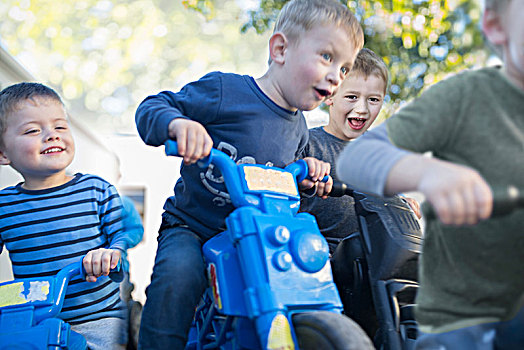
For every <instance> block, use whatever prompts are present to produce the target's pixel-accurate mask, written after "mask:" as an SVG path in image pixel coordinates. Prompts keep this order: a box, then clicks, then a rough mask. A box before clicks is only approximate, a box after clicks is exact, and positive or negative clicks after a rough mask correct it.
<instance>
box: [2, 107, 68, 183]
mask: <svg viewBox="0 0 524 350" xmlns="http://www.w3.org/2000/svg"><path fill="white" fill-rule="evenodd" d="M3 141H4V147H3V149H2V150H0V164H2V165H11V166H12V167H13V168H14V169H15V170H17V171H18V172H19V173H20V174H22V175H23V176H24V178H25V179H26V181H27V180H28V178H29V179H41V178H45V177H49V176H51V175H55V174H57V173H60V172H64V171H65V168H66V167H67V166H68V165H69V164H71V162H72V161H73V157H74V154H75V145H74V142H73V137H72V135H71V131H70V129H69V124H68V122H67V117H66V112H65V110H64V107H63V106H62V104H60V102H58V101H55V100H53V99H49V98H41V97H37V98H35V99H33V100H26V101H23V102H21V103H20V104H19V105H18V108H17V109H16V110H15V111H13V112H12V113H10V114H9V115H8V117H7V128H6V130H5V133H4V135H3Z"/></svg>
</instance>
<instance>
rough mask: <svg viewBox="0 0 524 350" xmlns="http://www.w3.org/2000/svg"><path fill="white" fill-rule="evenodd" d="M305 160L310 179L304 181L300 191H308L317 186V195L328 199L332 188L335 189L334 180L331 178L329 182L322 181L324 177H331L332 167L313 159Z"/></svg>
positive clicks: (307, 158) (300, 185)
mask: <svg viewBox="0 0 524 350" xmlns="http://www.w3.org/2000/svg"><path fill="white" fill-rule="evenodd" d="M304 160H305V161H306V163H307V165H308V169H309V174H308V175H309V178H310V179H307V178H306V179H304V180H303V181H302V182H301V183H300V184H299V187H300V189H301V190H307V189H310V188H312V187H313V186H315V185H316V186H317V190H316V195H317V196H319V197H322V198H327V195H328V193H329V192H331V188H332V187H333V179H332V178H331V176H330V177H329V179H328V181H327V182H322V181H320V180H322V179H323V178H324V176H326V175H329V172H330V171H331V165H330V164H329V163H327V162H323V161H321V160H318V159H316V158H313V157H306V158H304Z"/></svg>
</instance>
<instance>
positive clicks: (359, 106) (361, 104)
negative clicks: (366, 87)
mask: <svg viewBox="0 0 524 350" xmlns="http://www.w3.org/2000/svg"><path fill="white" fill-rule="evenodd" d="M355 112H357V113H360V114H366V113H367V112H368V104H367V102H366V100H365V99H363V98H359V99H358V101H357V103H356V105H355Z"/></svg>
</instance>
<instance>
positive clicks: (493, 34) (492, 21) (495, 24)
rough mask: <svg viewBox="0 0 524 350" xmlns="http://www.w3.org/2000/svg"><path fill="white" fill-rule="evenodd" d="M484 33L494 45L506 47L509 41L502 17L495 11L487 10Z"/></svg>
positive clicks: (483, 21)
mask: <svg viewBox="0 0 524 350" xmlns="http://www.w3.org/2000/svg"><path fill="white" fill-rule="evenodd" d="M482 31H483V32H484V35H485V36H486V38H487V39H488V40H489V41H490V42H491V43H492V44H493V45H504V44H505V43H506V40H507V36H506V31H505V29H504V26H503V24H502V23H501V18H500V15H499V14H498V13H497V12H495V11H493V10H486V11H485V12H484V16H483V18H482Z"/></svg>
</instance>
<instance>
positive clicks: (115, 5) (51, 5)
mask: <svg viewBox="0 0 524 350" xmlns="http://www.w3.org/2000/svg"><path fill="white" fill-rule="evenodd" d="M199 4H201V5H202V6H201V7H200V8H199V9H200V11H201V12H203V15H202V14H200V13H197V12H195V11H190V10H188V9H187V8H188V7H191V8H195V7H197V8H198V6H200V5H199ZM239 4H242V1H240V0H237V1H235V0H215V1H212V2H211V1H196V0H195V1H192V0H183V1H181V0H177V1H172V0H135V1H126V0H111V1H110V0H75V1H73V0H69V1H54V0H2V1H1V2H0V18H2V20H1V21H0V42H1V44H2V45H3V46H4V47H5V48H6V49H7V50H8V51H9V52H10V53H11V54H12V55H13V56H14V57H15V58H16V59H18V60H19V61H20V62H21V63H22V64H23V65H24V66H25V67H26V68H28V69H29V70H30V71H31V72H32V73H33V74H34V75H35V77H36V78H37V79H38V80H40V81H42V82H44V83H47V84H50V85H51V86H52V87H54V88H55V89H57V91H58V92H60V93H61V94H62V96H63V97H64V99H65V100H66V102H67V104H68V107H69V108H70V110H71V111H72V112H74V113H75V114H76V115H77V116H79V117H81V118H82V119H84V120H85V121H86V122H88V123H89V124H96V127H97V129H98V130H100V129H102V130H116V131H122V132H129V131H131V132H133V131H134V129H135V126H134V112H135V110H136V107H137V105H138V103H140V102H141V101H142V100H143V99H144V98H145V97H146V96H147V95H150V94H154V93H158V92H159V91H161V90H165V89H169V90H175V91H176V90H178V89H180V88H181V87H182V86H183V85H184V84H186V83H188V82H189V81H192V80H195V79H198V78H200V77H201V76H202V75H204V74H205V73H207V72H209V71H212V70H223V71H234V72H238V73H242V74H251V75H255V76H256V75H257V74H260V75H261V74H263V72H264V70H265V68H266V67H267V53H266V52H267V36H264V35H257V34H256V33H255V32H254V31H252V32H251V33H244V34H243V33H241V32H240V30H239V29H240V26H241V24H242V23H244V22H246V21H247V20H248V17H247V12H246V11H245V10H244V9H242V8H241V7H240V5H239ZM268 35H269V33H268Z"/></svg>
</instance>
